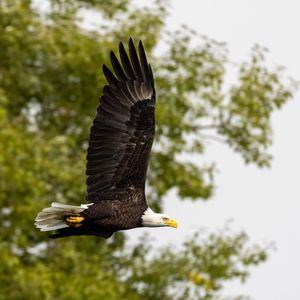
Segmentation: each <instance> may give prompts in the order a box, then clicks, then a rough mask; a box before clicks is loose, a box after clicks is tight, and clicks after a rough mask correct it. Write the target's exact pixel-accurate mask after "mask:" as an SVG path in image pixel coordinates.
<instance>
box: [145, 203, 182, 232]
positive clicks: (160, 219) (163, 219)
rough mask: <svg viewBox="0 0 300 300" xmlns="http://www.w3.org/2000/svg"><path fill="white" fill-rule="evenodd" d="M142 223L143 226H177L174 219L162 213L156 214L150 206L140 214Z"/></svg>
mask: <svg viewBox="0 0 300 300" xmlns="http://www.w3.org/2000/svg"><path fill="white" fill-rule="evenodd" d="M142 225H143V227H165V226H169V227H174V228H177V227H178V224H177V222H176V221H175V220H174V219H171V218H170V217H168V216H166V215H164V214H157V213H155V212H154V211H153V210H152V209H151V208H150V207H148V208H147V210H146V211H145V212H144V214H143V216H142Z"/></svg>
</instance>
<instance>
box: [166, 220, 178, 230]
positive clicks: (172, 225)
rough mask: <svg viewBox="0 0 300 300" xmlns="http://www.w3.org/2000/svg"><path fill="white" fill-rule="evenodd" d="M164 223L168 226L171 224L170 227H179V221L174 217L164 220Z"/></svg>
mask: <svg viewBox="0 0 300 300" xmlns="http://www.w3.org/2000/svg"><path fill="white" fill-rule="evenodd" d="M164 223H165V224H166V225H167V226H170V227H173V228H177V227H178V224H177V222H176V221H175V220H174V219H168V220H166V221H164Z"/></svg>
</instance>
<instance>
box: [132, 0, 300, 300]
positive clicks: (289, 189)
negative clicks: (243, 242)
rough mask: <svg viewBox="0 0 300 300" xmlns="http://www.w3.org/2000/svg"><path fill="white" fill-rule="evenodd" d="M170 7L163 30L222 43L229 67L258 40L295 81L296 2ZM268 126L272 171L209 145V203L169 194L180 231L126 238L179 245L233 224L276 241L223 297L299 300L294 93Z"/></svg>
mask: <svg viewBox="0 0 300 300" xmlns="http://www.w3.org/2000/svg"><path fill="white" fill-rule="evenodd" d="M142 2H143V3H145V4H147V3H148V2H149V1H142ZM171 7H172V8H171V14H170V16H169V17H168V20H167V27H168V28H169V29H171V30H174V29H176V28H178V27H179V26H180V24H187V25H188V26H189V27H191V28H192V29H195V30H196V31H197V32H199V33H200V34H204V35H206V36H208V37H210V38H213V39H216V40H217V41H222V42H226V43H227V46H228V49H229V51H230V58H231V59H232V60H233V61H235V62H239V61H242V60H244V59H246V58H247V57H249V54H250V49H251V47H252V46H253V45H254V44H255V43H258V44H260V45H262V46H265V47H267V48H268V49H269V50H270V53H269V54H268V62H269V64H270V66H273V65H274V64H278V65H283V66H285V68H286V73H287V74H288V75H290V76H291V77H293V78H294V79H297V80H300V62H299V56H300V38H299V29H300V17H299V14H300V1H299V0H251V1H249V0H184V1H183V0H174V1H171ZM272 124H273V130H274V144H273V146H272V147H271V149H270V152H271V154H272V155H273V157H274V159H273V163H272V168H271V169H266V170H261V169H258V168H256V167H254V166H245V165H244V163H243V161H242V159H241V157H240V156H239V155H237V154H235V153H233V152H232V151H231V150H230V149H229V148H228V147H226V146H224V145H219V144H210V145H209V147H208V151H207V152H206V153H205V157H204V159H206V160H207V161H215V162H216V163H217V166H218V169H219V172H218V174H217V176H216V180H215V181H216V186H217V188H216V192H215V195H214V197H213V199H211V200H210V201H208V202H203V201H198V202H197V203H190V202H188V201H186V202H182V201H179V200H178V199H176V196H175V195H174V194H171V195H170V196H169V197H168V200H167V201H166V205H165V209H164V212H165V213H166V214H168V215H170V216H172V217H174V218H176V219H177V220H178V221H179V223H180V225H181V226H180V228H179V229H178V230H171V229H159V230H160V234H159V235H158V234H157V232H154V231H153V230H151V229H150V230H147V229H143V231H138V230H137V231H136V232H135V233H133V232H130V235H131V236H132V237H133V238H136V237H138V236H140V235H142V234H144V232H145V230H147V232H148V233H149V234H150V236H153V237H155V238H156V240H157V243H159V244H161V245H164V244H167V243H173V244H178V243H179V242H181V241H183V240H184V239H185V238H186V237H187V236H190V235H191V233H192V232H194V231H197V230H199V228H201V227H206V228H208V229H209V230H211V231H216V230H217V229H219V228H222V227H223V226H224V224H225V223H226V221H228V220H233V223H232V225H231V227H232V228H234V229H236V230H237V231H238V230H240V229H242V230H245V231H246V232H247V233H248V234H249V236H250V238H251V241H252V242H257V243H264V242H268V241H269V242H270V241H273V242H275V244H276V251H271V253H270V254H271V256H270V258H269V259H268V261H267V262H266V263H264V264H262V265H261V266H259V267H257V268H253V269H252V271H251V277H250V279H249V280H248V281H247V282H246V283H245V284H239V283H236V282H233V283H230V284H227V285H226V288H225V294H226V295H236V294H246V295H250V296H251V297H252V298H253V299H255V300H283V299H287V300H299V295H300V281H299V279H300V276H299V268H300V258H299V254H300V235H299V232H298V230H299V229H300V217H299V214H300V181H299V179H300V171H299V170H300V169H299V166H300V135H299V133H298V130H299V129H300V93H299V92H298V93H297V94H295V97H294V99H293V100H292V101H290V103H288V104H287V105H286V106H285V107H284V108H283V109H282V110H281V111H279V112H277V113H275V114H274V116H273V118H272ZM155 230H156V229H155ZM157 236H159V237H157Z"/></svg>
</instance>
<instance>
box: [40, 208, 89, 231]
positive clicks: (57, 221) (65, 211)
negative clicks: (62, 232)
mask: <svg viewBox="0 0 300 300" xmlns="http://www.w3.org/2000/svg"><path fill="white" fill-rule="evenodd" d="M89 205H91V204H81V205H80V206H74V205H67V204H62V203H57V202H53V203H52V204H51V207H47V208H44V209H43V210H42V211H41V212H40V213H38V215H37V217H36V218H35V223H34V224H35V226H36V227H37V228H39V229H40V230H41V231H50V230H57V229H62V228H67V227H69V225H68V224H67V223H66V222H65V216H66V215H78V214H79V213H80V212H82V211H84V210H85V209H87V208H88V206H89Z"/></svg>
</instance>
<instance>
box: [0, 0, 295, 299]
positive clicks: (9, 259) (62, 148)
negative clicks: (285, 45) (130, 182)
mask: <svg viewBox="0 0 300 300" xmlns="http://www.w3.org/2000/svg"><path fill="white" fill-rule="evenodd" d="M41 4H42V3H41V2H39V1H34V2H32V1H30V0H26V1H21V0H3V1H1V2H0V43H1V48H0V127H1V131H0V207H1V209H0V233H1V237H2V239H1V242H0V261H1V269H0V282H1V285H0V299H33V300H34V299H49V300H50V299H70V298H72V299H82V298H87V299H128V300H129V299H130V300H135V299H136V300H141V299H161V298H164V299H175V300H176V299H200V298H201V299H223V298H222V293H221V291H222V287H223V285H224V283H225V282H226V281H229V280H232V279H240V280H242V281H244V280H245V279H246V278H247V276H248V274H249V267H251V266H254V265H257V264H259V263H260V262H263V261H264V260H265V259H266V257H267V253H266V249H265V248H263V247H258V246H249V245H248V241H247V236H246V235H245V234H244V233H232V232H228V231H227V230H225V231H224V232H220V233H217V234H206V235H205V234H200V235H199V236H195V237H192V238H190V239H189V240H188V241H187V242H185V243H184V245H182V246H181V247H178V248H176V249H173V248H172V247H166V248H162V249H157V248H152V247H151V241H149V240H147V239H145V240H143V241H140V242H139V243H138V244H137V245H136V246H130V245H128V242H127V241H126V238H125V236H124V235H123V234H121V233H118V234H116V235H115V236H114V238H112V239H111V240H108V241H104V240H101V239H97V238H91V237H76V238H69V239H63V240H59V241H49V239H48V238H47V235H46V234H44V233H40V232H38V231H37V230H36V229H35V228H34V227H33V220H34V218H35V215H36V214H37V212H38V211H40V210H41V209H42V208H43V207H45V206H48V205H49V204H50V203H51V202H53V201H59V202H65V203H70V204H72V203H74V204H79V203H82V202H84V193H85V184H84V182H85V176H84V164H85V150H86V147H87V137H88V131H89V126H90V124H91V120H92V118H93V116H94V113H95V108H96V106H97V102H98V98H99V95H100V93H101V90H100V88H101V87H102V86H103V85H104V84H105V81H104V77H103V76H102V74H101V71H100V67H101V64H102V63H108V59H109V58H108V55H109V51H110V50H111V49H113V50H116V49H117V46H118V45H117V42H118V41H119V40H122V41H124V42H126V41H127V39H128V37H129V36H132V37H134V38H136V39H142V40H143V42H144V44H145V46H146V49H147V52H148V54H149V56H150V57H151V59H150V60H151V62H152V66H153V68H154V72H155V76H156V85H157V91H158V101H157V114H156V119H157V125H158V127H157V136H156V141H155V145H154V150H153V155H152V159H151V166H150V171H149V176H148V179H149V180H148V184H149V186H148V191H149V200H150V201H151V203H152V205H153V206H154V207H156V208H157V209H160V208H161V206H162V200H163V197H164V196H165V195H166V193H167V192H168V191H169V190H170V189H172V188H176V191H177V193H178V195H179V197H180V198H181V199H185V198H188V199H193V200H199V199H200V198H202V199H209V198H210V197H211V196H212V194H213V191H214V182H213V177H214V172H215V169H214V165H213V164H212V165H207V164H205V165H200V164H199V163H198V162H197V159H195V160H193V161H189V162H186V161H184V160H183V159H182V155H183V154H186V153H188V154H189V155H193V157H197V155H199V154H203V153H205V145H206V141H207V139H214V140H222V141H223V142H225V143H226V144H228V145H229V146H230V147H232V148H233V149H234V150H235V151H236V152H237V153H238V154H240V155H241V156H242V157H243V158H244V160H245V162H247V163H248V162H249V163H254V164H256V165H258V166H266V165H268V164H269V163H270V156H269V154H268V152H267V150H268V146H269V145H270V143H271V141H272V137H271V126H270V118H271V116H272V113H273V112H274V111H276V110H278V109H280V108H281V107H282V106H283V105H284V104H285V103H286V102H287V101H288V100H289V99H290V98H291V97H292V94H293V90H294V86H293V85H290V83H288V82H287V83H286V82H285V79H284V77H283V74H282V72H281V71H278V70H275V71H270V70H269V69H268V68H267V67H266V65H265V57H264V52H263V51H262V50H261V49H260V48H258V47H256V48H254V50H253V53H252V55H251V57H250V60H249V62H244V63H242V64H241V67H240V75H239V78H238V80H237V83H236V84H235V85H234V86H232V87H231V88H230V89H229V91H227V92H226V91H224V85H223V82H224V76H225V70H226V66H227V63H228V57H227V49H226V47H225V45H224V44H221V43H217V42H215V41H212V40H210V39H208V38H201V37H199V36H197V34H195V33H194V32H192V31H190V30H188V29H186V28H183V29H182V30H180V31H178V32H175V33H166V34H164V35H163V34H162V32H163V30H164V21H165V17H166V15H167V4H166V3H165V2H164V1H155V5H154V6H153V7H151V8H140V7H134V6H133V5H132V3H131V2H130V1H129V0H116V1H98V0H76V1H75V0H74V1H71V0H51V1H50V0H49V1H47V2H46V4H47V5H48V4H49V7H48V6H47V10H46V11H43V10H39V5H41ZM43 4H45V2H43ZM83 11H84V12H88V13H91V12H96V13H99V18H101V20H102V21H103V24H102V25H101V26H100V28H99V31H96V30H87V29H84V28H83V27H82V18H83V17H82V16H83V15H84V14H83V13H82V12H83ZM163 36H167V37H166V38H165V39H163ZM160 41H163V42H164V45H165V46H166V47H165V51H164V53H163V54H162V55H160V57H159V58H158V57H155V56H154V54H153V50H154V48H155V47H156V46H157V45H158V43H159V42H160ZM194 41H197V42H198V44H197V45H196V46H192V44H193V42H194ZM207 132H208V133H207ZM3 295H5V298H3ZM1 297H2V298H1ZM234 299H243V298H242V297H239V296H238V297H236V298H234Z"/></svg>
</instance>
